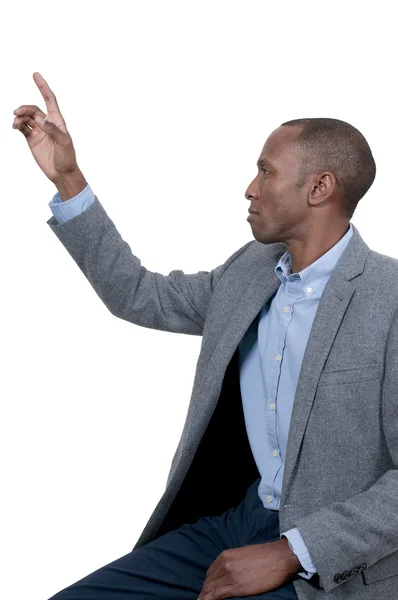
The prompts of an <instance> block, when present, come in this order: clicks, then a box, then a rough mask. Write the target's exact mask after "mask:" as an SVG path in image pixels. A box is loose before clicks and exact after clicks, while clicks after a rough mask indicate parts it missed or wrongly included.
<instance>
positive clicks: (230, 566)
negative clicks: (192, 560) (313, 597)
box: [198, 538, 302, 600]
mask: <svg viewBox="0 0 398 600" xmlns="http://www.w3.org/2000/svg"><path fill="white" fill-rule="evenodd" d="M301 570H302V567H301V565H300V562H299V560H298V558H297V556H296V555H295V554H294V553H293V552H292V551H291V550H290V548H289V545H288V542H287V539H286V538H282V539H280V540H278V541H276V542H268V543H266V544H255V545H252V546H244V547H243V548H232V549H230V550H225V551H224V552H222V553H221V554H220V555H219V557H218V558H217V559H216V560H215V561H214V562H213V564H212V565H211V567H210V568H209V570H208V571H207V573H206V581H205V582H204V584H203V588H202V591H201V593H200V596H199V597H198V600H199V599H200V600H220V599H221V598H232V597H234V596H244V597H246V596H255V595H256V594H262V593H264V592H269V591H271V590H274V589H275V588H277V587H279V586H281V585H283V584H284V583H286V582H288V581H289V580H291V579H292V578H293V576H294V575H295V574H296V573H298V572H299V571H301Z"/></svg>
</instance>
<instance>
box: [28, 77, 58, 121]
mask: <svg viewBox="0 0 398 600" xmlns="http://www.w3.org/2000/svg"><path fill="white" fill-rule="evenodd" d="M33 79H34V81H35V84H36V85H37V87H38V88H39V90H40V92H41V95H42V96H43V98H44V101H45V103H46V106H47V112H48V113H51V112H52V113H58V114H59V115H60V114H61V113H60V110H59V106H58V103H57V100H56V98H55V95H54V93H53V92H52V91H51V90H50V88H49V86H48V84H47V81H46V80H45V79H44V77H42V75H40V73H38V72H37V71H36V72H35V73H33Z"/></svg>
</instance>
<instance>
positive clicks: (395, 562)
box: [361, 552, 398, 585]
mask: <svg viewBox="0 0 398 600" xmlns="http://www.w3.org/2000/svg"><path fill="white" fill-rule="evenodd" d="M361 575H362V579H363V582H364V584H365V585H369V584H371V583H376V581H381V580H382V579H387V578H388V577H394V576H395V577H396V576H397V575H398V552H393V553H392V554H389V555H388V556H385V557H384V558H382V559H381V560H379V561H377V563H375V564H374V565H372V566H371V567H368V568H367V569H365V570H364V571H362V573H361Z"/></svg>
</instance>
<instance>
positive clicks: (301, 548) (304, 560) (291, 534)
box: [280, 527, 317, 579]
mask: <svg viewBox="0 0 398 600" xmlns="http://www.w3.org/2000/svg"><path fill="white" fill-rule="evenodd" d="M282 537H286V538H287V539H288V540H289V542H290V543H291V545H292V547H293V552H294V554H295V555H296V556H297V558H298V559H299V561H300V564H301V566H302V567H303V569H304V571H301V572H300V573H298V574H299V575H300V576H301V577H304V579H311V577H312V576H313V575H314V573H316V572H317V569H316V566H315V565H314V563H313V562H312V558H311V555H310V553H309V552H308V548H307V546H306V544H305V542H304V540H303V537H302V535H301V533H300V532H299V530H298V529H297V527H294V528H293V529H289V530H288V531H285V532H284V533H281V534H280V538H282Z"/></svg>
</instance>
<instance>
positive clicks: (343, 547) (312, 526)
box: [295, 309, 398, 593]
mask: <svg viewBox="0 0 398 600" xmlns="http://www.w3.org/2000/svg"><path fill="white" fill-rule="evenodd" d="M380 414H381V418H382V420H383V429H384V434H385V438H386V443H387V446H388V450H389V453H390V456H391V461H392V464H393V468H391V469H389V470H388V471H386V472H385V473H384V474H383V475H382V476H381V477H380V478H379V479H378V480H377V481H376V482H375V483H373V485H371V486H370V487H369V488H368V489H367V490H365V491H363V492H362V493H360V494H357V495H355V496H353V497H352V498H349V499H348V500H346V501H345V502H334V503H333V504H331V505H330V506H326V507H324V508H321V509H320V510H318V511H316V512H314V513H312V514H309V515H307V516H305V517H303V518H301V519H298V520H296V521H295V526H296V527H297V528H298V530H299V532H300V533H301V535H302V537H303V539H304V542H305V544H306V546H307V548H308V551H309V552H310V554H311V557H312V560H313V561H314V563H315V564H316V566H317V572H318V575H319V577H320V581H321V585H322V586H323V589H324V591H325V592H326V593H328V592H330V591H332V590H333V589H334V588H336V587H338V586H340V585H344V583H345V581H347V580H348V579H349V578H350V577H352V576H354V575H355V574H356V573H357V572H358V569H360V568H362V569H363V568H368V567H371V566H372V565H374V564H375V563H377V562H378V561H379V560H381V559H383V558H385V557H387V556H389V555H390V554H393V553H394V552H397V550H398V519H397V515H398V309H397V311H396V312H395V315H394V318H393V321H392V325H391V327H390V331H389V335H388V339H387V344H386V351H385V368H384V380H383V381H382V393H381V413H380Z"/></svg>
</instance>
